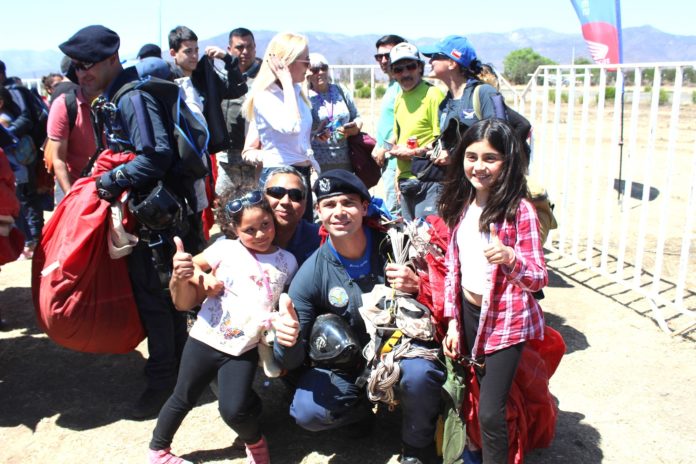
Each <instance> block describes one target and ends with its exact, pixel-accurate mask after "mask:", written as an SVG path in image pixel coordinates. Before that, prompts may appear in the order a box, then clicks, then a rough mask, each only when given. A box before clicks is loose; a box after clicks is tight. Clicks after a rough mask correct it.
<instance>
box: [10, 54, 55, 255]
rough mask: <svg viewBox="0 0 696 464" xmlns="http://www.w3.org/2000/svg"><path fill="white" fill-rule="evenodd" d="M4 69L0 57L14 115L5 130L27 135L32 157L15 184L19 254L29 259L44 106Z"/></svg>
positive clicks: (37, 227)
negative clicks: (21, 245)
mask: <svg viewBox="0 0 696 464" xmlns="http://www.w3.org/2000/svg"><path fill="white" fill-rule="evenodd" d="M6 71H7V70H6V67H5V63H4V62H2V61H0V86H4V87H5V88H6V89H7V90H8V91H9V93H10V96H11V97H12V110H11V111H10V113H13V114H14V119H13V120H12V121H11V122H10V123H9V126H8V127H7V128H6V131H7V132H8V133H9V134H10V136H11V137H13V138H15V139H17V140H21V139H22V138H24V137H25V136H26V137H28V138H31V141H32V144H33V147H32V148H33V152H34V156H33V159H32V160H31V161H30V162H28V163H27V164H26V165H25V169H26V173H27V179H26V182H22V183H21V184H18V185H17V198H18V199H19V203H20V205H21V208H20V217H19V220H18V225H19V228H20V229H21V230H22V232H23V233H24V235H25V238H26V242H25V247H24V251H23V252H22V255H23V258H24V259H30V258H31V257H32V256H33V252H34V248H35V247H36V244H37V243H38V241H39V240H40V238H41V230H42V229H43V226H44V218H43V210H44V205H43V203H42V200H43V197H42V194H41V193H40V192H39V188H40V187H43V183H42V182H41V180H42V179H40V178H39V176H38V170H37V165H38V163H43V160H42V157H41V154H42V152H41V150H40V147H41V146H42V145H43V143H44V140H45V139H46V120H47V118H48V109H47V108H46V105H45V103H44V102H43V100H42V99H41V97H39V96H38V95H36V94H35V93H33V92H32V91H31V90H29V89H28V88H26V87H24V86H23V85H21V84H18V83H17V82H15V81H14V80H12V81H11V80H9V79H8V78H7V73H6ZM51 206H52V199H51Z"/></svg>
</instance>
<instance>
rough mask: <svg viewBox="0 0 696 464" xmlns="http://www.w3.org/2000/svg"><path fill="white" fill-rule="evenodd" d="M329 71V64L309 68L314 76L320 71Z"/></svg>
mask: <svg viewBox="0 0 696 464" xmlns="http://www.w3.org/2000/svg"><path fill="white" fill-rule="evenodd" d="M328 70H329V65H328V64H321V65H319V66H312V67H311V68H309V71H310V72H311V73H312V74H318V73H319V72H320V71H328Z"/></svg>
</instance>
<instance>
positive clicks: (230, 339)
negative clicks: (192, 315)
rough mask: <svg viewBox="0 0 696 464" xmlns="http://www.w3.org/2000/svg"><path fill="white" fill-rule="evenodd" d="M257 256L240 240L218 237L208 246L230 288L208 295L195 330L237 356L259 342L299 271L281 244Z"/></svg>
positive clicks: (215, 266)
mask: <svg viewBox="0 0 696 464" xmlns="http://www.w3.org/2000/svg"><path fill="white" fill-rule="evenodd" d="M255 256H256V257H254V255H252V253H251V252H250V251H249V250H248V249H247V248H245V247H244V246H243V245H242V244H241V242H239V241H238V240H227V239H224V240H218V241H217V242H215V243H213V244H212V245H211V246H209V247H208V248H206V249H205V250H204V251H203V257H204V258H205V260H206V261H207V262H208V264H210V267H211V268H212V269H213V270H214V271H213V272H215V277H216V278H217V279H218V280H219V281H221V282H222V283H223V284H224V286H225V289H224V291H223V292H222V293H221V294H220V295H218V296H214V297H208V298H206V299H205V300H204V301H203V304H202V305H201V310H200V311H199V313H198V318H197V319H196V322H195V323H194V325H193V327H192V328H191V332H190V333H189V336H191V337H193V338H195V339H196V340H199V341H201V342H203V343H205V344H207V345H209V346H211V347H213V348H215V349H217V350H220V351H222V352H224V353H227V354H231V355H234V356H238V355H240V354H242V353H244V352H246V351H248V350H250V349H251V348H254V347H255V346H256V345H257V344H258V342H259V337H260V334H261V331H262V328H263V327H264V325H265V321H266V320H267V318H268V316H269V315H270V313H271V311H273V310H274V308H275V307H276V306H277V304H278V299H279V298H280V294H281V293H282V292H283V290H284V289H285V287H286V286H287V285H288V284H289V283H290V280H291V279H292V276H293V275H294V274H295V272H296V271H297V261H296V260H295V257H294V256H293V255H292V254H291V253H289V252H287V251H285V250H282V249H280V248H279V249H278V250H277V251H275V252H273V253H269V254H260V253H257V254H255ZM259 266H260V267H259Z"/></svg>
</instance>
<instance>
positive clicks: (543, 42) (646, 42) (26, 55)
mask: <svg viewBox="0 0 696 464" xmlns="http://www.w3.org/2000/svg"><path fill="white" fill-rule="evenodd" d="M198 32H199V34H198V35H199V37H200V36H201V35H202V34H201V33H200V31H198ZM275 34H276V33H275V32H273V31H254V36H255V38H256V44H257V52H258V54H259V55H261V54H262V52H263V50H265V48H266V46H267V44H268V42H269V41H270V40H271V38H272V37H273V36H274V35H275ZM303 34H305V35H306V36H307V38H308V39H309V44H310V51H312V52H319V53H321V54H323V55H324V56H326V58H327V59H328V60H329V62H330V63H332V64H374V59H373V54H374V53H375V42H376V41H377V39H378V38H379V37H380V35H377V34H365V35H355V36H349V35H343V34H332V33H327V32H304V33H303ZM227 37H228V33H227V32H225V33H223V34H219V35H216V36H214V37H210V38H208V39H202V40H200V41H199V42H200V43H199V45H200V47H201V49H203V48H205V46H206V45H211V44H214V45H218V46H220V47H223V48H225V47H226V46H227ZM406 38H407V39H408V40H409V41H410V42H412V43H414V44H415V45H416V46H423V45H429V44H433V43H435V42H436V41H437V40H438V39H439V37H434V38H433V37H422V38H419V39H413V38H411V37H406ZM468 38H469V40H470V41H471V43H472V44H473V45H474V47H475V48H476V52H477V54H478V56H479V59H481V61H483V62H488V63H492V64H493V65H494V66H495V67H496V68H498V69H501V70H502V69H503V66H502V65H503V60H504V58H505V57H506V56H507V55H508V54H509V53H510V52H513V51H515V50H519V49H521V48H532V49H533V50H534V51H535V52H537V53H539V54H540V55H542V56H545V57H547V58H550V59H552V60H553V61H556V62H557V63H561V64H569V63H570V62H571V60H572V58H573V56H575V57H576V58H577V57H581V56H582V57H586V58H590V54H589V52H588V51H587V46H586V45H585V42H584V40H583V38H582V36H581V35H580V33H579V32H578V33H572V34H566V33H560V32H555V31H552V30H549V29H543V28H527V29H518V30H515V31H512V32H507V33H492V32H490V33H480V34H470V35H468ZM623 53H624V62H625V63H652V62H668V61H696V36H683V35H673V34H668V33H666V32H662V31H660V30H658V29H655V28H654V27H652V26H642V27H630V28H625V29H624V30H623ZM133 54H135V52H134V53H133ZM167 56H168V55H167ZM167 56H165V59H166V58H167ZM121 58H122V59H131V58H133V57H132V56H128V55H125V54H122V56H121ZM0 59H2V60H3V61H4V62H5V64H6V65H7V72H8V75H14V76H20V77H25V78H33V77H41V76H43V75H45V74H48V73H49V72H57V71H58V69H59V63H60V59H61V53H60V51H59V50H58V49H57V47H56V50H55V51H52V50H47V51H28V50H6V51H2V52H0Z"/></svg>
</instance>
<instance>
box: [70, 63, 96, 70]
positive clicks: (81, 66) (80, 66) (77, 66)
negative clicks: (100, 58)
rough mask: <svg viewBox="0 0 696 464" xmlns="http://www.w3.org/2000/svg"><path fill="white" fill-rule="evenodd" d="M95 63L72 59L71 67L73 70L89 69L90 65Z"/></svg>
mask: <svg viewBox="0 0 696 464" xmlns="http://www.w3.org/2000/svg"><path fill="white" fill-rule="evenodd" d="M95 64H97V63H83V62H81V61H73V62H72V67H73V69H74V70H75V71H89V69H90V68H92V66H94V65H95Z"/></svg>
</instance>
